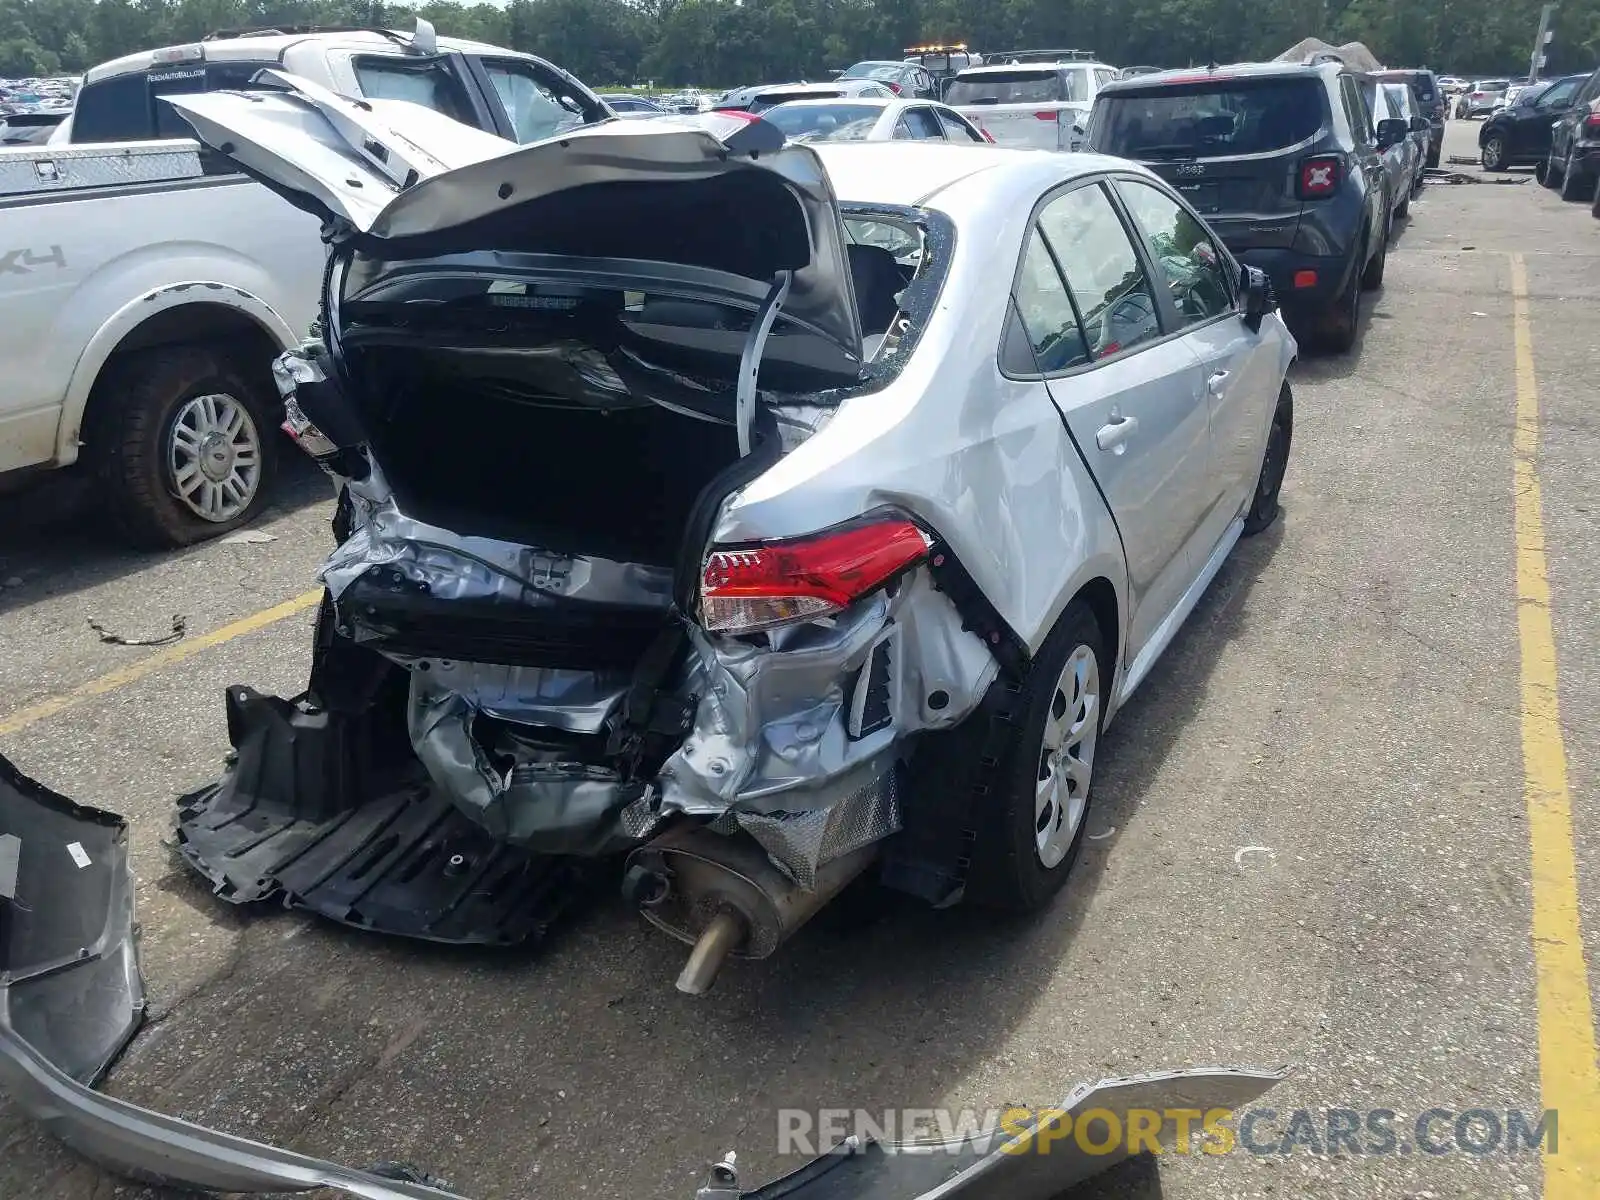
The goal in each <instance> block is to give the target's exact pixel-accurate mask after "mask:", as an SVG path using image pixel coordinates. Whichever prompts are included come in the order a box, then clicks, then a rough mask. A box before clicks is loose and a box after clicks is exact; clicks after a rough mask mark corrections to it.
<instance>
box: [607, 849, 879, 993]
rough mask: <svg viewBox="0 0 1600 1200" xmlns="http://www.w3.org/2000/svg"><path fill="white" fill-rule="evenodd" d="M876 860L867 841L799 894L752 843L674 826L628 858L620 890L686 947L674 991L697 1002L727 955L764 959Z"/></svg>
mask: <svg viewBox="0 0 1600 1200" xmlns="http://www.w3.org/2000/svg"><path fill="white" fill-rule="evenodd" d="M877 854H878V846H877V844H876V843H873V844H871V845H867V846H863V847H861V848H860V849H859V850H853V851H851V852H850V853H849V854H845V855H842V856H840V857H839V858H836V859H833V860H832V861H831V862H827V863H824V864H823V865H822V866H820V867H818V868H817V876H816V886H815V887H814V888H812V889H811V890H809V891H807V890H806V889H804V888H802V887H800V885H799V884H797V883H795V882H794V881H793V880H792V879H790V878H788V876H786V875H784V873H783V872H782V871H780V870H779V869H778V868H777V867H775V866H774V865H773V864H772V860H771V859H770V858H768V857H767V852H766V851H765V850H763V849H762V848H761V846H760V845H759V844H758V843H757V842H756V841H755V839H753V838H751V837H748V836H746V835H744V834H736V835H733V836H728V835H725V834H720V833H712V832H711V831H710V830H709V829H708V828H707V827H706V826H704V825H681V826H679V827H678V828H676V829H669V830H668V831H667V832H666V833H663V834H662V835H661V836H660V837H658V838H655V839H654V840H652V841H650V842H647V843H646V844H645V845H643V846H640V847H639V848H638V849H637V850H635V851H634V852H633V853H632V854H631V855H629V857H628V866H627V878H628V880H629V885H628V887H627V890H628V892H629V893H630V895H631V896H632V897H633V898H634V899H636V900H638V901H639V911H640V912H641V913H643V914H644V917H645V919H646V920H647V921H649V922H650V923H651V924H652V925H654V926H655V927H656V928H657V929H660V930H661V931H662V932H664V933H667V934H670V935H671V936H672V937H675V938H677V939H678V940H679V941H681V942H688V943H690V944H692V945H693V946H694V949H693V950H691V951H690V953H689V960H688V961H687V962H686V963H684V966H683V971H682V973H680V974H679V976H678V990H679V991H680V992H685V993H687V994H688V995H691V996H699V995H703V994H704V993H706V992H707V991H709V990H710V989H711V985H712V983H714V982H715V981H716V978H717V974H718V972H719V971H721V970H722V966H723V964H724V963H726V962H727V961H728V959H729V958H730V957H736V958H766V957H767V956H768V955H770V954H771V953H772V952H773V951H774V950H776V949H777V948H778V947H779V946H781V945H782V944H783V943H784V942H786V941H787V940H788V939H789V938H790V936H792V935H793V934H794V932H795V930H797V929H799V928H800V927H801V926H802V925H804V924H805V923H806V922H807V921H809V920H810V919H811V918H812V917H814V916H816V915H817V913H818V911H819V910H821V908H822V906H823V905H825V904H827V903H828V901H830V900H832V899H833V898H834V897H835V896H837V895H838V894H839V893H840V892H842V891H843V890H844V888H845V886H846V885H847V884H848V883H850V881H851V880H853V879H855V877H856V876H858V875H860V874H861V872H862V871H864V870H866V869H867V867H868V866H870V865H871V863H872V860H873V859H874V858H876V857H877Z"/></svg>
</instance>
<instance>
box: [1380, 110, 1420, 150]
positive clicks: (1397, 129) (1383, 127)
mask: <svg viewBox="0 0 1600 1200" xmlns="http://www.w3.org/2000/svg"><path fill="white" fill-rule="evenodd" d="M1410 132H1411V123H1410V122H1409V121H1407V120H1406V119H1405V118H1404V117H1386V118H1385V119H1384V120H1382V121H1379V122H1378V127H1377V128H1376V129H1375V130H1373V133H1374V134H1375V135H1376V136H1377V139H1378V149H1379V150H1387V149H1388V148H1389V147H1390V146H1398V145H1399V144H1400V143H1401V142H1403V141H1405V140H1406V135H1407V134H1408V133H1410Z"/></svg>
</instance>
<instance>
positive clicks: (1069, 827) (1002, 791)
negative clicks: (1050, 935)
mask: <svg viewBox="0 0 1600 1200" xmlns="http://www.w3.org/2000/svg"><path fill="white" fill-rule="evenodd" d="M1103 643H1104V637H1103V635H1102V633H1101V630H1100V623H1099V622H1098V621H1097V620H1096V619H1095V615H1094V613H1093V611H1092V610H1091V609H1090V608H1089V606H1088V605H1087V604H1085V603H1084V602H1083V601H1081V600H1075V601H1073V602H1072V603H1071V604H1070V605H1068V606H1067V609H1066V611H1065V612H1063V613H1062V614H1061V619H1060V620H1059V621H1057V622H1056V626H1055V628H1054V629H1053V630H1051V632H1050V636H1049V637H1048V638H1046V639H1045V643H1044V645H1043V646H1042V647H1041V648H1040V650H1039V653H1038V655H1037V656H1036V657H1035V658H1034V660H1033V663H1032V664H1031V665H1030V666H1029V668H1028V674H1027V678H1026V679H1024V680H1023V682H1022V695H1021V698H1020V701H1021V702H1020V704H1019V706H1018V710H1017V720H1016V722H1015V724H1014V725H1013V726H1012V732H1011V737H1010V740H1009V744H1008V745H1007V746H1006V747H1005V748H1004V749H1003V750H1002V751H1001V755H1000V761H999V763H998V764H997V766H996V767H995V771H994V777H995V779H996V780H997V781H998V783H999V786H998V787H997V789H996V791H995V793H994V798H995V799H996V800H997V802H998V803H997V804H996V805H995V806H994V807H993V808H991V809H990V810H989V811H988V812H987V813H985V814H984V816H983V818H982V820H983V822H984V824H983V826H982V827H981V828H980V830H979V832H978V837H977V842H976V844H975V845H974V847H973V861H972V874H971V884H970V894H971V896H972V898H973V899H974V900H976V901H978V902H979V903H982V904H987V905H990V906H993V907H996V908H1006V909H1012V910H1015V911H1022V912H1031V911H1034V910H1037V909H1040V908H1043V907H1044V906H1045V905H1046V904H1048V903H1049V902H1050V899H1051V898H1052V897H1053V896H1054V895H1055V894H1056V893H1057V892H1058V891H1060V890H1061V887H1062V885H1063V884H1065V883H1066V881H1067V876H1068V874H1069V873H1070V872H1071V870H1072V864H1073V863H1074V862H1075V861H1076V860H1077V857H1078V852H1079V851H1080V850H1081V849H1082V848H1083V835H1084V830H1085V829H1086V828H1087V824H1088V813H1089V788H1090V784H1091V782H1092V780H1093V776H1094V761H1095V750H1096V748H1097V747H1098V745H1099V741H1100V726H1101V723H1102V719H1103V717H1104V713H1105V703H1106V698H1107V697H1108V695H1109V694H1110V686H1111V671H1110V664H1111V658H1110V655H1109V654H1107V652H1106V650H1105V647H1104V644H1103Z"/></svg>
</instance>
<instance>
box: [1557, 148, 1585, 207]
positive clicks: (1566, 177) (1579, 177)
mask: <svg viewBox="0 0 1600 1200" xmlns="http://www.w3.org/2000/svg"><path fill="white" fill-rule="evenodd" d="M1588 189H1589V180H1588V179H1587V178H1586V177H1585V176H1584V175H1583V174H1582V172H1580V171H1579V170H1578V169H1577V164H1576V163H1574V162H1573V161H1572V154H1571V152H1570V151H1569V152H1568V154H1567V163H1566V166H1564V167H1563V168H1562V169H1561V198H1562V199H1563V200H1584V199H1587V198H1588V194H1589V190H1588Z"/></svg>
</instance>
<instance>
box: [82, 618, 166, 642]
mask: <svg viewBox="0 0 1600 1200" xmlns="http://www.w3.org/2000/svg"><path fill="white" fill-rule="evenodd" d="M88 625H89V628H90V629H92V630H94V631H95V632H96V633H97V634H99V635H100V640H101V641H102V642H104V643H106V645H108V646H165V645H166V644H167V643H168V642H175V641H177V640H178V639H179V638H181V637H182V636H183V635H184V633H185V632H186V631H187V629H188V618H187V617H185V616H183V615H182V614H181V613H173V614H172V632H171V633H163V634H160V635H158V636H156V637H148V638H130V637H123V636H122V635H121V634H120V633H112V632H111V630H109V629H107V628H106V627H105V626H104V625H102V624H100V622H99V621H96V620H95V619H94V618H93V617H90V618H89V619H88Z"/></svg>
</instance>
